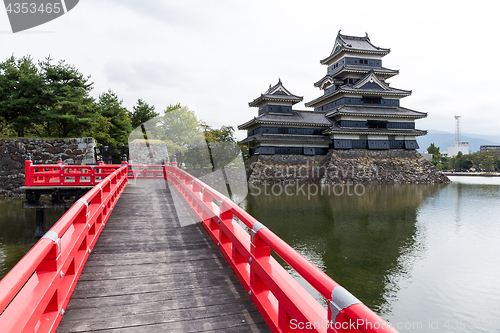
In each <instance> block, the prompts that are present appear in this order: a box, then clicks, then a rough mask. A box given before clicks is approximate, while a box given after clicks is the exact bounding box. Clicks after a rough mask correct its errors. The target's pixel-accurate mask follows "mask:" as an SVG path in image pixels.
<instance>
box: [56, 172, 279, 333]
mask: <svg viewBox="0 0 500 333" xmlns="http://www.w3.org/2000/svg"><path fill="white" fill-rule="evenodd" d="M171 189H172V190H171ZM182 200H183V199H182V198H181V197H179V196H178V194H177V192H176V190H175V188H174V187H173V186H171V187H169V186H168V185H166V182H165V181H164V180H160V179H158V180H143V181H140V182H138V183H137V184H129V185H128V186H127V188H126V189H125V191H124V193H123V194H122V196H121V198H120V199H119V200H118V203H117V205H116V207H115V209H114V211H113V212H112V214H111V216H110V218H109V220H108V222H107V224H106V227H105V228H104V230H103V232H102V233H101V236H100V237H99V239H98V241H97V243H96V246H95V247H94V250H93V252H92V254H91V255H90V257H89V259H88V261H87V264H86V266H85V268H84V269H83V272H82V274H81V277H80V280H79V282H78V284H77V286H76V289H75V291H74V293H73V296H72V297H71V300H70V302H69V305H68V307H67V309H66V312H65V314H64V317H63V319H62V321H61V323H60V325H59V327H58V330H57V332H64V333H66V332H123V333H126V332H141V333H148V332H155V333H156V332H215V331H217V332H270V330H269V328H268V326H267V324H266V323H265V321H264V320H263V318H262V317H261V315H260V314H259V312H258V311H257V309H256V308H255V306H254V304H253V303H252V301H251V300H250V297H249V296H248V295H247V293H246V292H245V289H244V288H243V286H242V285H241V284H240V282H239V281H238V279H237V277H236V276H235V274H234V273H233V271H232V270H231V268H230V266H229V265H228V264H227V262H226V261H225V259H224V257H223V256H222V255H221V253H220V252H219V250H218V248H217V246H216V245H215V244H214V243H213V241H212V240H211V239H210V237H209V236H208V235H207V233H206V232H205V230H204V229H203V227H202V226H201V224H200V223H197V221H196V218H195V217H194V215H192V214H191V212H190V211H189V209H188V208H187V206H186V205H185V204H184V202H183V201H182ZM175 207H177V209H176V208H175ZM179 207H181V208H180V209H179Z"/></svg>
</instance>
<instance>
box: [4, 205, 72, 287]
mask: <svg viewBox="0 0 500 333" xmlns="http://www.w3.org/2000/svg"><path fill="white" fill-rule="evenodd" d="M22 202H23V199H21V198H1V199H0V279H1V278H3V277H4V276H5V274H7V273H8V272H9V270H10V269H11V268H12V267H14V266H15V264H17V262H18V261H19V260H20V259H21V258H22V257H23V256H24V255H25V254H26V253H27V252H28V251H29V249H31V247H32V246H33V245H34V244H35V243H36V242H37V239H36V238H35V210H34V209H24V208H22ZM63 214H64V209H46V211H45V224H44V230H48V229H50V227H51V226H52V225H53V224H54V223H55V222H56V221H57V220H58V219H59V218H60V217H61V216H62V215H63Z"/></svg>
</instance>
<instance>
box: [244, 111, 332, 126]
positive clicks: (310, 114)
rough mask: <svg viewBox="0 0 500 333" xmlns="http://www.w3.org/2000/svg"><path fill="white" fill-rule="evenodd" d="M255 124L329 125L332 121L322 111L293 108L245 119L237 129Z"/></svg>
mask: <svg viewBox="0 0 500 333" xmlns="http://www.w3.org/2000/svg"><path fill="white" fill-rule="evenodd" d="M256 124H265V125H276V124H280V125H291V126H308V127H312V126H314V127H329V126H331V125H332V122H331V121H330V120H329V119H328V118H326V117H325V114H324V113H323V112H318V111H298V110H293V111H292V113H290V114H287V113H264V114H262V115H260V116H258V117H254V118H253V119H252V120H250V121H247V122H246V123H244V124H242V125H239V126H238V129H240V130H244V129H248V128H250V127H252V126H253V125H256Z"/></svg>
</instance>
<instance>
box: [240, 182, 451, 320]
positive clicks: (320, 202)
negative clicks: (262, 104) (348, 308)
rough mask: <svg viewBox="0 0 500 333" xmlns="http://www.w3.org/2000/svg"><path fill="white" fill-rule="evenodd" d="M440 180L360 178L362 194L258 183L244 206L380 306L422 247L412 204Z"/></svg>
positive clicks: (383, 308)
mask: <svg viewBox="0 0 500 333" xmlns="http://www.w3.org/2000/svg"><path fill="white" fill-rule="evenodd" d="M444 186H446V185H442V184H440V185H434V184H432V185H431V184H429V185H422V184H420V185H386V186H384V185H367V186H365V187H364V191H363V193H362V192H361V190H360V189H358V191H357V193H362V195H349V194H348V192H347V190H346V191H344V193H343V194H342V195H335V194H333V193H334V192H333V191H330V195H328V194H327V193H328V191H327V190H324V191H323V195H321V191H318V193H319V194H318V195H315V196H312V195H308V193H307V191H305V192H306V193H301V192H300V191H291V190H289V191H288V193H292V192H293V193H294V195H287V194H285V193H284V191H283V193H281V195H266V194H272V192H271V191H270V190H269V191H265V189H264V188H261V193H260V195H255V194H256V193H258V191H256V190H253V191H252V190H251V191H250V193H251V194H250V195H249V196H248V198H247V201H246V207H245V208H246V210H247V211H248V212H249V213H250V214H251V215H253V216H254V217H255V218H257V219H258V220H259V221H261V222H262V223H264V224H265V225H266V226H268V227H269V228H270V229H271V230H273V231H274V232H275V233H276V234H277V235H278V236H280V237H281V238H282V239H283V240H285V241H286V242H287V243H289V244H290V245H291V246H293V247H294V248H295V249H296V250H297V251H299V252H300V253H301V254H303V255H304V256H306V257H307V258H308V259H310V260H311V261H312V262H313V263H315V264H316V265H317V266H318V267H320V268H321V269H323V270H324V271H325V272H326V273H327V274H328V275H329V276H331V277H332V278H333V279H334V280H336V281H337V282H338V283H340V284H341V285H343V286H344V287H345V288H347V289H348V290H349V291H351V292H352V293H353V294H354V295H356V296H357V297H358V298H359V299H361V300H362V301H363V302H364V303H365V304H367V305H368V306H369V307H371V308H372V309H373V310H375V311H377V312H384V311H387V310H388V304H390V299H391V297H395V295H394V294H395V291H397V287H398V284H397V283H396V280H397V279H396V277H397V278H398V279H399V278H401V277H404V276H406V275H407V274H409V272H410V270H411V266H412V263H413V262H414V260H415V258H416V257H418V256H419V255H421V253H423V247H424V246H425V244H424V243H423V242H422V241H421V239H422V238H421V237H420V235H419V232H418V231H417V227H416V221H417V214H418V209H419V207H420V206H421V205H422V204H423V203H424V202H425V201H426V200H427V199H428V198H430V197H432V196H434V195H435V194H436V193H437V192H438V191H439V190H440V189H441V188H443V187H444ZM274 193H279V191H277V190H275V191H274ZM335 193H337V194H338V193H341V192H340V190H338V191H337V192H335ZM350 193H351V194H352V193H354V192H353V191H351V192H350ZM252 194H253V195H252ZM408 253H412V255H411V256H408ZM401 258H404V259H401ZM388 288H389V289H391V292H389V293H388V292H387V291H388Z"/></svg>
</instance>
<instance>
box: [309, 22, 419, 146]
mask: <svg viewBox="0 0 500 333" xmlns="http://www.w3.org/2000/svg"><path fill="white" fill-rule="evenodd" d="M389 52H390V49H385V48H381V47H378V46H375V45H373V44H372V43H371V41H370V38H369V37H368V34H367V35H366V36H364V37H355V36H347V35H341V34H340V31H339V33H338V35H337V38H336V40H335V44H334V47H333V50H332V52H331V54H330V55H329V56H328V57H327V58H325V59H323V60H321V61H320V63H321V64H322V65H326V66H327V74H326V75H325V76H324V77H323V78H322V79H321V80H319V81H318V82H316V83H315V84H314V85H315V86H316V87H318V88H320V89H321V90H323V95H322V96H320V97H318V98H316V99H314V100H312V101H310V102H308V103H306V104H305V105H306V106H307V107H313V108H314V110H315V111H318V112H322V113H324V115H325V117H327V118H328V119H329V120H330V121H331V122H332V126H330V127H329V128H328V129H327V130H326V131H324V132H323V133H324V134H328V135H329V136H330V138H331V139H332V140H333V148H336V149H351V148H361V149H418V144H417V142H416V140H415V137H416V136H419V135H425V134H426V133H427V131H423V130H418V129H415V120H416V119H420V118H425V117H426V116H427V113H424V112H418V111H414V110H410V109H407V108H403V107H401V106H400V99H401V98H403V97H406V96H409V95H411V91H409V90H402V89H397V88H393V87H390V86H389V83H388V82H386V80H387V79H389V78H391V77H393V76H395V75H397V74H398V73H399V71H398V70H392V69H388V68H385V67H382V58H383V57H384V56H386V55H387V54H389Z"/></svg>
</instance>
